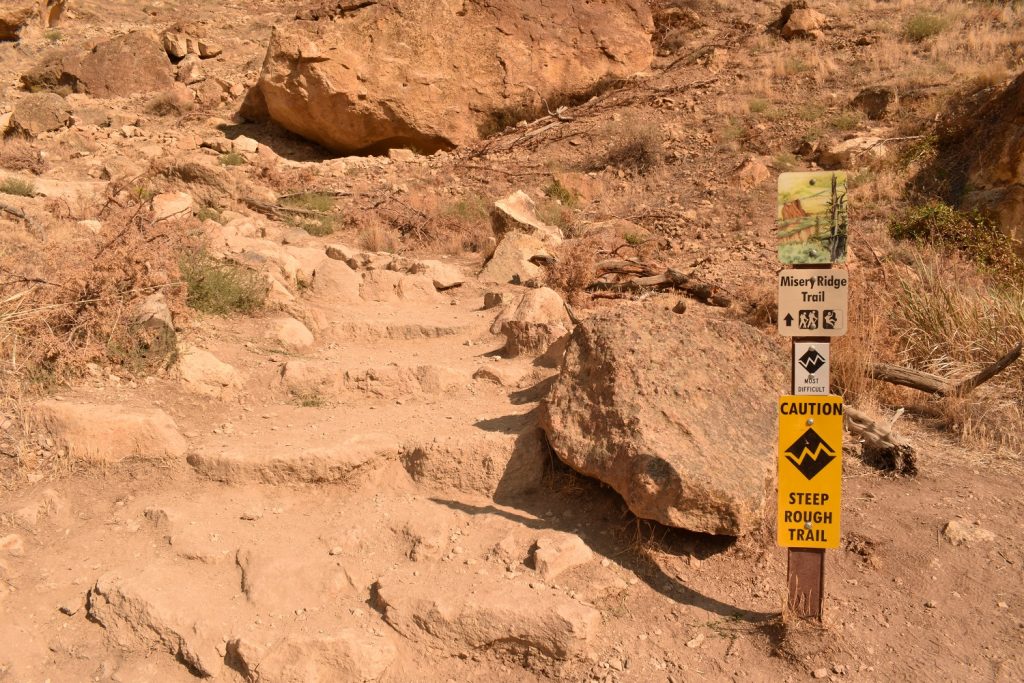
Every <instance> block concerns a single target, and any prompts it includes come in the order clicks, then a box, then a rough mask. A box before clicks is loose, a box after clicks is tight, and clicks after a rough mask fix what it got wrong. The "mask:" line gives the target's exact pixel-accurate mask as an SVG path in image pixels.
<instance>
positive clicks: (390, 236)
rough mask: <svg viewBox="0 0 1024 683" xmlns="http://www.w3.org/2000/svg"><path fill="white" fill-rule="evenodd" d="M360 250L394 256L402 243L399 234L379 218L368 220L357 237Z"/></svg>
mask: <svg viewBox="0 0 1024 683" xmlns="http://www.w3.org/2000/svg"><path fill="white" fill-rule="evenodd" d="M357 242H358V244H359V248H360V249H363V250H365V251H379V252H386V253H389V254H394V253H395V252H397V251H398V248H399V245H400V243H401V241H400V239H399V236H398V233H397V232H396V231H395V230H394V229H393V228H391V227H389V226H387V225H385V224H384V223H383V222H381V221H380V220H379V219H378V218H376V217H373V218H368V219H367V220H366V221H365V222H364V223H363V225H362V227H360V229H359V233H358V235H357Z"/></svg>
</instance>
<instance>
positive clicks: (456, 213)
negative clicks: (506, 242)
mask: <svg viewBox="0 0 1024 683" xmlns="http://www.w3.org/2000/svg"><path fill="white" fill-rule="evenodd" d="M489 207H490V203H489V202H488V201H487V200H486V199H485V198H484V197H482V196H480V195H477V194H473V193H470V194H466V195H464V196H462V197H460V198H459V199H457V200H455V201H451V202H447V203H442V202H441V201H439V200H438V198H437V197H436V195H435V194H434V193H433V192H428V193H420V194H412V195H410V196H409V197H408V198H407V199H406V200H405V201H402V202H391V203H389V204H387V205H385V206H384V207H382V208H381V215H382V217H383V220H385V221H386V222H387V224H388V225H389V226H390V227H391V229H392V230H393V231H394V232H395V233H396V234H397V235H399V236H400V238H401V240H402V244H403V245H404V246H405V247H407V248H408V249H409V250H411V251H412V252H418V253H431V254H450V255H453V256H458V255H462V254H465V253H486V252H488V251H489V250H490V249H492V248H493V243H494V233H493V231H492V230H491V224H490V215H489V213H488V211H489Z"/></svg>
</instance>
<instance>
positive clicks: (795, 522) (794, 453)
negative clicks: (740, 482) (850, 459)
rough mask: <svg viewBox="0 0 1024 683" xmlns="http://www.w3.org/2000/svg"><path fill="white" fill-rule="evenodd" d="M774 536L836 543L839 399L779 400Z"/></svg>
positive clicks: (810, 544)
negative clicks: (777, 472)
mask: <svg viewBox="0 0 1024 683" xmlns="http://www.w3.org/2000/svg"><path fill="white" fill-rule="evenodd" d="M778 467H779V509H778V520H777V532H776V535H777V539H778V543H779V545H781V546H784V547H789V548H835V547H838V546H839V506H840V501H841V492H842V484H843V399H842V398H840V397H839V396H783V397H782V398H780V399H779V458H778Z"/></svg>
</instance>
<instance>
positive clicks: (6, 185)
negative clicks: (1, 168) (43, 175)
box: [0, 178, 36, 197]
mask: <svg viewBox="0 0 1024 683" xmlns="http://www.w3.org/2000/svg"><path fill="white" fill-rule="evenodd" d="M35 193H36V186H35V183H33V182H32V181H31V180H22V179H21V178H4V179H3V180H0V194H10V195H15V196H18V197H32V196H34V195H35Z"/></svg>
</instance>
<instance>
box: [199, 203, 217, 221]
mask: <svg viewBox="0 0 1024 683" xmlns="http://www.w3.org/2000/svg"><path fill="white" fill-rule="evenodd" d="M196 218H198V219H199V220H201V221H215V222H217V223H221V222H222V220H221V217H220V211H218V210H217V209H215V208H214V207H212V206H203V207H200V209H199V211H197V212H196Z"/></svg>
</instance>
